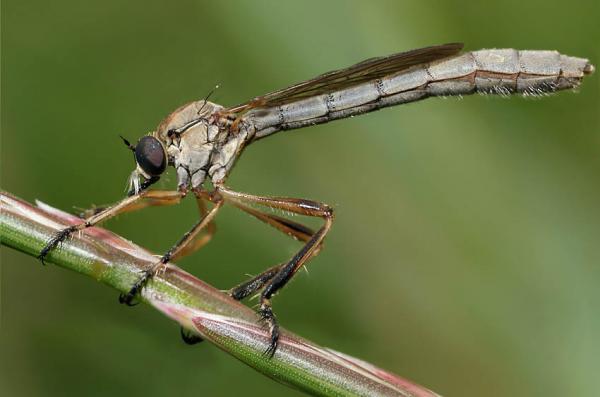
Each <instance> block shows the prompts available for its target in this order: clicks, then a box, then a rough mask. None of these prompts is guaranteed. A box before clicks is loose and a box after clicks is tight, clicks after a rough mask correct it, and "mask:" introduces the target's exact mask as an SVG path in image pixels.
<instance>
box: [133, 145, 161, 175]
mask: <svg viewBox="0 0 600 397" xmlns="http://www.w3.org/2000/svg"><path fill="white" fill-rule="evenodd" d="M135 161H136V162H137V163H138V165H139V166H140V167H141V168H142V170H144V172H146V173H147V174H148V175H150V176H159V175H160V174H162V173H163V172H164V171H165V169H166V168H167V157H166V155H165V149H164V148H163V146H162V144H161V143H160V142H159V140H158V139H156V138H154V137H153V136H145V137H143V138H142V139H140V140H139V142H138V143H137V145H136V146H135Z"/></svg>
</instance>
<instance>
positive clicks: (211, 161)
mask: <svg viewBox="0 0 600 397" xmlns="http://www.w3.org/2000/svg"><path fill="white" fill-rule="evenodd" d="M222 109H223V107H222V106H220V105H217V104H214V103H212V102H205V101H203V100H201V101H196V102H191V103H189V104H187V105H184V106H182V107H180V108H179V109H177V110H175V111H174V112H173V113H171V114H170V115H169V116H168V117H166V118H165V119H164V120H163V121H162V122H161V123H160V125H159V126H158V128H157V130H156V132H155V133H154V136H155V137H156V138H158V139H159V140H160V141H161V142H163V144H164V145H165V148H166V150H167V155H168V157H169V164H170V165H172V166H173V167H174V168H175V169H176V171H177V183H178V186H179V187H180V188H181V187H184V188H187V187H188V186H191V187H193V188H198V187H200V186H201V185H202V184H203V183H204V181H205V179H206V178H207V177H208V178H210V179H211V181H212V182H213V183H218V182H221V181H223V180H224V179H225V177H226V176H227V174H228V173H229V170H230V169H231V167H232V166H233V163H234V162H235V160H236V158H237V157H238V156H239V154H240V153H241V150H242V148H243V146H244V143H245V141H246V138H247V136H248V134H247V131H246V130H245V129H243V131H242V130H240V131H236V132H235V133H232V132H231V130H230V128H229V126H230V124H228V123H223V122H222V121H221V120H219V119H218V118H217V117H215V115H216V113H217V112H218V111H220V110H222ZM195 120H198V121H199V122H198V123H197V124H195V125H193V126H192V127H190V128H187V129H185V130H184V131H182V132H181V133H173V132H172V131H174V130H177V129H180V128H182V127H183V126H185V125H188V124H189V123H190V122H193V121H195ZM170 131H171V133H170Z"/></svg>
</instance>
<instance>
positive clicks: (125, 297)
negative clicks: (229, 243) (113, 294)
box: [119, 194, 223, 306]
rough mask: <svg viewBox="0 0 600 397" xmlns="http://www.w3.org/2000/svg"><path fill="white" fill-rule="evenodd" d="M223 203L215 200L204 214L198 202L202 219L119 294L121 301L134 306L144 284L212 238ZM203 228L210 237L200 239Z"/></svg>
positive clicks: (202, 207) (202, 206)
mask: <svg viewBox="0 0 600 397" xmlns="http://www.w3.org/2000/svg"><path fill="white" fill-rule="evenodd" d="M196 200H197V201H201V200H202V198H201V197H200V196H199V195H198V194H196ZM222 205H223V202H222V201H217V202H215V205H214V207H212V208H211V209H210V211H208V212H206V213H204V214H202V210H203V209H204V204H203V203H198V206H199V209H200V211H201V214H202V215H203V216H201V217H200V220H199V221H198V222H196V224H194V226H193V227H192V228H191V229H190V230H189V231H188V232H187V233H185V234H184V235H183V236H182V237H181V239H179V241H178V242H177V243H176V244H175V245H174V246H173V247H171V249H169V250H168V251H167V252H166V253H165V254H164V255H163V256H162V257H161V258H160V260H159V261H158V262H156V263H154V264H153V265H152V266H150V267H149V268H148V269H146V270H144V272H143V273H142V277H141V278H140V279H139V280H138V281H136V283H135V284H134V285H133V286H132V287H131V289H130V290H129V292H127V293H125V294H121V295H120V296H119V302H120V303H123V304H126V305H127V306H134V305H135V304H134V303H132V302H133V300H134V299H135V297H136V296H137V294H138V293H139V292H140V291H141V290H142V288H144V286H145V285H146V284H147V283H148V281H150V279H151V278H152V277H154V276H155V275H156V274H157V273H158V272H159V271H160V270H161V269H164V267H165V265H166V264H167V263H168V262H169V261H171V260H175V259H178V258H181V257H182V256H183V255H184V254H189V253H191V251H193V250H195V249H198V248H200V247H201V246H202V245H204V244H206V242H208V240H209V239H210V232H211V230H212V231H214V226H209V225H211V224H212V221H213V219H214V217H215V216H216V214H217V212H218V211H219V209H220V208H221V206H222ZM203 230H208V232H209V237H208V238H202V237H204V236H200V237H201V238H200V239H198V236H199V233H200V232H201V231H203Z"/></svg>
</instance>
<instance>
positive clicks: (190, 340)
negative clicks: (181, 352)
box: [179, 327, 204, 345]
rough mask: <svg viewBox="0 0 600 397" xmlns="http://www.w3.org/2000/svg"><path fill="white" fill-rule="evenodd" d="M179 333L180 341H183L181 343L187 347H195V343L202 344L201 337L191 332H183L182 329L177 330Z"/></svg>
mask: <svg viewBox="0 0 600 397" xmlns="http://www.w3.org/2000/svg"><path fill="white" fill-rule="evenodd" d="M179 333H180V334H181V339H183V341H184V342H185V343H186V344H187V345H195V344H197V343H200V342H202V341H203V340H204V339H202V337H200V336H198V335H195V334H193V333H191V332H187V333H186V332H185V329H184V328H183V327H180V328H179Z"/></svg>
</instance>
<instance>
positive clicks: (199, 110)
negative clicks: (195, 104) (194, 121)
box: [197, 84, 219, 114]
mask: <svg viewBox="0 0 600 397" xmlns="http://www.w3.org/2000/svg"><path fill="white" fill-rule="evenodd" d="M217 88H219V85H218V84H217V85H216V86H215V88H213V89H212V90H210V92H209V93H208V95H206V96H205V97H204V102H202V106H200V109H198V113H197V114H200V113H201V112H202V109H204V106H206V102H208V99H209V98H210V96H211V95H212V94H213V93H214V92H215V91H216V90H217Z"/></svg>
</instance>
